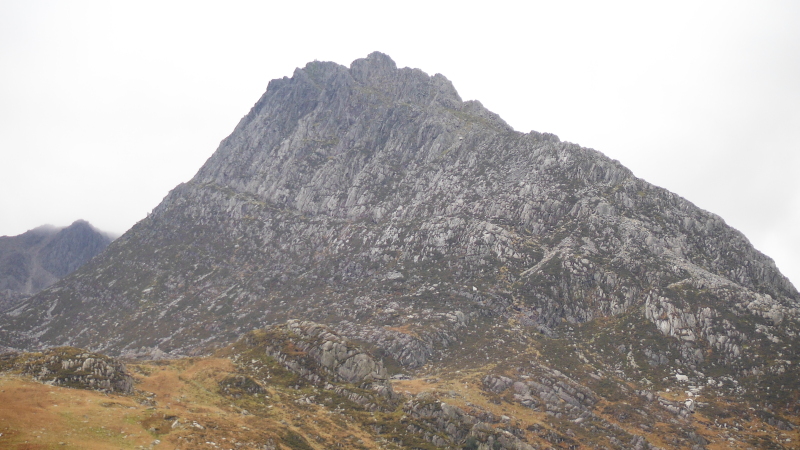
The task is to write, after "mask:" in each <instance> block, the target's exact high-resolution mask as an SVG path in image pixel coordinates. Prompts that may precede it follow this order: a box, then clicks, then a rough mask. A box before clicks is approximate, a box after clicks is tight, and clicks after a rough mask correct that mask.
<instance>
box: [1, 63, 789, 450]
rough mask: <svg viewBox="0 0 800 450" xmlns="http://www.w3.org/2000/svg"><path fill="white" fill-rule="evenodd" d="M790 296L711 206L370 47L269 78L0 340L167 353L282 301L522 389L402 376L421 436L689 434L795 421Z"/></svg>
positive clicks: (437, 442)
mask: <svg viewBox="0 0 800 450" xmlns="http://www.w3.org/2000/svg"><path fill="white" fill-rule="evenodd" d="M531 107H535V105H532V106H531ZM643 145H646V144H643ZM799 304H800V294H798V291H797V290H796V289H795V287H794V286H792V284H791V283H790V282H789V281H788V279H786V278H785V277H784V276H783V275H782V274H781V273H780V272H779V271H778V269H777V268H776V266H775V264H774V263H773V261H772V260H771V259H770V258H769V257H767V256H765V255H763V254H761V253H760V252H758V251H757V250H756V249H755V248H753V246H752V245H751V244H750V243H749V241H748V240H747V239H746V238H745V236H743V235H742V234H741V233H740V232H738V231H736V230H735V229H733V228H731V227H729V226H728V225H726V224H725V222H724V221H723V220H722V219H721V218H720V217H718V216H716V215H714V214H711V213H709V212H706V211H704V210H701V209H700V208H697V207H696V206H694V205H693V204H692V203H690V202H689V201H687V200H685V199H683V198H681V197H679V196H677V195H675V194H673V193H670V192H669V191H667V190H665V189H662V188H659V187H656V186H653V185H651V184H649V183H647V182H646V181H644V180H641V179H638V178H636V177H635V176H634V175H633V174H632V173H631V172H630V170H628V169H626V168H625V167H623V166H622V165H621V164H620V163H619V162H617V161H614V160H611V159H609V158H607V157H606V156H604V155H603V154H601V153H599V152H597V151H595V150H592V149H586V148H582V147H580V146H578V145H576V144H572V143H569V142H563V141H561V140H559V138H558V137H556V136H554V135H552V134H548V133H538V132H533V131H532V132H530V133H527V134H525V133H520V132H517V131H515V130H513V129H512V128H511V127H509V126H508V125H507V124H506V123H505V122H503V120H502V119H500V117H498V116H497V115H496V114H494V113H492V112H490V111H488V110H486V109H485V108H484V107H483V106H482V105H481V104H480V103H478V102H476V101H466V102H464V101H462V100H461V98H460V97H459V96H458V94H457V92H456V90H455V89H454V87H453V86H452V84H451V83H450V82H449V81H448V80H447V79H446V78H445V77H444V76H442V75H439V74H437V75H434V76H428V75H427V74H425V73H424V72H422V71H420V70H416V69H408V68H404V69H398V68H397V67H396V65H395V64H394V62H393V61H392V60H391V59H390V58H389V57H388V56H386V55H383V54H380V53H373V54H371V55H369V56H368V57H367V58H364V59H359V60H356V61H354V62H353V63H352V64H351V66H350V67H349V68H348V67H344V66H341V65H338V64H334V63H329V62H312V63H309V64H308V65H306V66H305V67H304V68H302V69H297V70H296V71H295V72H294V74H293V76H292V77H291V78H283V79H278V80H273V81H271V82H270V83H269V86H268V88H267V90H266V92H265V93H264V95H263V96H262V97H261V98H260V99H259V100H258V102H257V103H256V104H255V106H254V107H253V108H252V110H251V111H250V112H249V113H248V114H247V115H246V116H245V117H244V118H243V119H242V120H241V121H240V123H239V124H238V125H237V127H236V129H235V130H234V131H233V133H232V134H231V135H230V136H229V137H228V138H226V139H225V140H223V141H222V143H221V144H220V146H219V148H218V149H217V151H216V152H215V153H214V154H213V155H212V156H211V158H209V160H208V161H207V162H206V163H205V165H204V166H203V167H202V168H201V169H200V170H199V171H198V173H197V174H196V175H195V177H194V178H193V179H192V180H190V181H189V182H187V183H184V184H181V185H179V186H177V187H176V188H175V189H174V190H173V191H171V192H170V193H169V194H168V195H167V197H166V198H165V199H164V200H163V201H162V203H161V204H160V205H158V207H156V208H155V209H154V210H153V212H152V213H151V214H150V215H149V216H148V217H147V218H146V219H144V220H142V221H141V222H139V223H138V224H136V225H135V226H134V227H133V228H132V229H131V230H129V231H128V232H127V233H126V234H125V235H123V236H122V237H120V238H119V239H117V240H116V241H114V242H113V243H112V244H111V245H110V246H109V247H108V249H107V250H106V251H105V252H104V253H103V254H102V255H100V256H99V257H97V258H95V259H93V260H92V261H91V262H89V263H88V264H86V265H85V266H83V267H81V268H80V269H78V270H77V271H75V272H74V273H73V274H71V275H70V276H68V277H66V278H65V279H63V280H62V281H60V282H59V283H58V284H57V285H55V286H53V287H51V288H50V289H47V290H45V291H43V292H41V293H39V294H37V295H36V296H34V297H32V298H30V299H27V300H26V301H25V302H24V303H23V304H22V305H21V306H19V307H17V308H15V309H14V310H13V311H10V312H7V313H6V314H5V315H3V316H2V319H0V320H1V322H0V325H1V326H2V328H0V344H2V345H6V346H9V347H15V348H22V349H32V348H37V347H44V346H56V345H70V346H76V347H85V348H88V349H90V350H91V351H102V352H105V353H109V354H111V355H121V356H128V357H152V358H164V357H177V356H181V355H201V354H208V353H209V352H211V351H212V350H214V349H218V348H222V347H225V346H226V345H228V344H230V343H232V342H234V341H236V340H237V339H238V338H239V337H241V336H242V335H243V334H245V333H247V332H249V331H250V330H253V329H258V328H263V327H266V326H275V325H276V324H283V323H286V321H287V320H293V319H300V320H303V321H314V322H318V323H320V324H324V325H325V326H328V327H330V330H331V333H335V334H336V335H337V336H340V337H341V339H345V340H349V341H351V342H356V343H358V344H359V345H362V346H364V348H365V349H367V350H368V351H369V352H370V354H371V355H373V356H374V357H375V358H376V359H379V360H380V361H381V363H382V364H383V365H384V367H385V368H386V370H387V373H388V374H389V375H398V376H412V377H421V376H425V377H429V378H425V379H445V378H446V379H448V380H450V382H455V381H453V380H460V381H458V382H461V381H463V382H464V383H465V386H467V385H469V386H473V387H475V386H477V389H479V390H480V392H481V394H480V395H482V396H484V397H485V398H486V399H488V400H490V401H491V402H490V403H492V404H495V405H504V406H503V407H502V408H506V407H507V408H512V409H513V408H517V409H514V410H515V411H533V412H531V413H530V414H532V416H530V417H528V418H527V419H525V420H522V419H519V421H520V422H519V423H515V424H513V426H512V425H509V423H510V422H508V421H505V419H502V420H501V419H498V420H497V421H496V422H493V421H491V420H489V419H486V420H483V419H480V417H484V416H485V417H489V416H486V414H488V413H487V412H486V411H490V410H487V409H486V408H493V407H490V406H489V405H484V406H481V407H480V408H483V409H480V408H477V407H476V408H473V407H472V406H469V405H468V404H466V403H464V404H463V405H462V406H463V408H461V409H459V410H458V411H455V410H450V409H447V408H445V407H444V406H441V405H440V403H441V401H444V400H443V399H444V398H445V397H446V395H445V393H442V392H438V393H435V394H433V396H432V397H428V398H427V400H425V401H424V402H422V403H420V402H421V401H422V400H419V399H418V400H414V401H415V402H417V403H415V404H414V405H416V406H409V408H410V409H408V410H407V411H406V410H405V409H404V410H403V411H405V413H404V414H405V416H406V417H413V418H414V420H419V421H418V422H414V424H413V427H410V428H407V429H408V430H411V431H409V433H412V434H414V433H416V435H419V436H422V437H423V438H424V439H423V440H424V441H425V442H427V443H428V444H430V445H432V446H434V447H442V446H453V445H470V446H471V445H472V444H474V445H475V446H474V447H471V448H488V447H480V446H481V445H484V446H485V445H495V443H498V442H500V439H499V437H498V438H497V439H494V438H493V439H494V440H492V441H489V440H488V436H489V434H491V433H493V432H494V431H491V433H490V430H488V429H486V428H485V427H484V428H481V427H483V425H480V426H479V425H477V424H478V423H483V424H484V425H486V424H487V423H488V424H489V425H486V426H488V427H489V428H491V429H492V430H496V429H498V428H497V427H501V428H503V430H505V432H506V433H510V434H511V435H512V436H516V437H515V438H514V439H516V440H514V439H511V438H504V439H505V440H504V441H503V442H505V443H502V444H498V445H500V447H498V448H523V447H524V446H523V444H522V443H520V442H522V441H525V439H528V440H529V441H530V442H533V441H531V439H534V437H533V435H534V434H535V435H537V436H539V435H540V434H542V433H543V434H542V435H546V434H547V433H549V432H550V431H553V430H559V431H558V433H557V434H556V435H554V436H551V437H552V440H549V441H548V442H551V443H555V444H558V445H559V446H568V445H578V442H581V443H583V444H584V445H586V442H589V441H590V438H589V437H587V436H588V435H586V433H602V434H603V435H604V436H605V437H604V438H603V439H604V440H603V441H602V443H599V442H597V443H595V444H596V445H595V446H597V447H598V448H601V447H603V446H606V447H608V448H613V447H617V448H654V447H664V448H688V447H692V446H697V447H701V448H702V447H703V446H705V445H706V444H707V442H708V441H709V439H711V435H710V434H709V430H712V429H714V427H715V426H716V425H715V424H718V423H725V424H726V425H725V426H726V427H728V425H727V424H728V423H730V427H731V431H730V433H732V434H730V438H731V439H734V440H736V441H737V442H739V441H741V442H750V443H751V445H755V446H757V447H762V446H764V445H766V444H765V443H767V442H769V443H770V445H774V446H776V448H780V446H782V445H783V444H780V442H785V440H780V439H792V438H793V436H794V434H792V435H786V437H785V438H784V437H781V433H784V434H785V432H788V431H787V430H793V429H794V428H793V427H795V426H797V425H800V423H798V420H797V413H798V411H800V406H798V405H800V403H798V402H799V401H800V381H798V379H797V377H796V376H795V375H794V373H795V371H796V370H797V369H796V366H797V364H799V363H800V355H799V354H798V334H797V333H798V305H799ZM290 323H293V322H290ZM286 348H288V349H289V350H291V349H292V348H294V347H293V346H291V345H288V344H286ZM289 350H287V351H289ZM295 351H296V352H300V353H303V352H305V350H291V351H290V352H289V353H286V352H283V353H282V354H283V355H288V354H295V353H292V352H295ZM268 355H272V354H271V353H268ZM276 355H277V356H275V355H273V356H271V357H273V359H275V360H278V361H283V359H281V358H284V359H285V356H281V355H280V354H276ZM298 364H299V366H295V367H294V368H295V369H296V370H297V371H298V372H300V373H302V372H303V370H302V367H301V366H302V364H300V363H298ZM467 374H469V377H467ZM476 380H477V381H476ZM417 381H418V380H415V382H417ZM265 382H267V381H265ZM456 384H457V383H456ZM417 386H418V384H417ZM411 391H412V390H410V392H411ZM453 392H455V394H454V395H461V394H458V392H459V391H458V389H456V388H455V387H454V388H453ZM412 393H413V392H412ZM464 395H465V396H466V395H467V394H466V393H465V394H464ZM415 398H416V397H415ZM464 398H467V397H464ZM469 398H471V399H474V398H473V397H469ZM488 400H487V401H488ZM469 403H470V404H472V405H473V406H474V405H476V403H475V402H474V401H473V400H470V402H469ZM403 408H405V407H403ZM443 408H444V409H443ZM502 408H500V409H496V410H493V411H494V412H492V414H496V413H502V411H503V409H502ZM749 408H752V411H751V409H749ZM459 411H460V412H459ZM470 411H472V412H470ZM481 411H484V412H481ZM730 411H734V413H731V412H730ZM399 414H400V413H399ZM426 414H427V415H426ZM481 414H483V416H481ZM515 414H516V413H515ZM519 414H523V413H519ZM526 414H527V413H526ZM695 414H697V415H695ZM451 416H452V417H451ZM445 417H451V418H453V417H457V418H458V420H456V419H453V421H448V420H449V419H448V420H445V419H444V418H445ZM470 417H471V418H470ZM509 417H510V416H509ZM516 417H521V416H520V415H517V416H516ZM525 417H527V416H525ZM509 420H510V419H509ZM504 421H505V422H504ZM720 421H722V422H720ZM456 422H457V424H456ZM745 422H746V423H745ZM544 423H548V424H549V425H547V426H545V428H537V427H538V426H540V425H541V424H544ZM743 423H745V425H746V426H745V425H743ZM448 424H452V427H450V428H448V427H449V425H448ZM502 424H505V425H502ZM407 425H408V424H405V425H403V426H407ZM393 426H394V425H393ZM476 426H477V427H478V428H477V429H473V428H474V427H476ZM720 426H721V425H720ZM751 426H752V427H755V428H753V429H750V428H748V427H751ZM525 427H528V428H525ZM377 429H383V428H381V427H377V428H376V430H377ZM767 429H769V430H773V431H774V430H778V431H775V433H773V434H770V433H771V432H770V433H768V432H766V431H764V433H761V431H758V430H767ZM481 430H483V431H481ZM515 430H516V431H515ZM526 430H527V431H526ZM565 430H569V431H570V433H572V435H569V434H566V435H565V434H564V433H565V432H566V431H565ZM587 430H589V431H587ZM473 431H474V433H473ZM375 432H376V433H380V432H379V431H375ZM554 432H555V431H554ZM481 433H483V434H481ZM514 433H516V434H514ZM582 433H583V434H582ZM504 436H505V435H504ZM526 436H527V437H526ZM703 436H706V437H703ZM764 436H766V437H764ZM794 437H795V438H796V436H794ZM468 438H472V439H474V440H472V441H469V442H468V441H467V439H468ZM523 438H525V439H523ZM398 439H400V438H399V437H398ZM475 439H476V440H477V441H475ZM714 439H716V438H714ZM726 439H727V438H726ZM759 439H765V440H764V441H763V442H762V441H759ZM520 440H522V441H520ZM487 442H488V444H487ZM526 442H527V441H526ZM724 443H725V441H723V444H724ZM562 444H563V445H562ZM409 445H412V444H409ZM414 445H417V444H413V445H412V446H414ZM420 445H421V444H419V445H417V446H418V447H419V448H423V447H420ZM526 445H527V444H526ZM725 445H727V444H725ZM515 446H516V447H515ZM298 448H300V447H298ZM431 448H433V447H431Z"/></svg>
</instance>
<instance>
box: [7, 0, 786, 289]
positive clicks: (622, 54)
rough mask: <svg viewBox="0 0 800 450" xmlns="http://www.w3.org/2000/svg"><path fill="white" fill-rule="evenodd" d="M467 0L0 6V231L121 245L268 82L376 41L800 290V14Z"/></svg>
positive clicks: (764, 5)
mask: <svg viewBox="0 0 800 450" xmlns="http://www.w3.org/2000/svg"><path fill="white" fill-rule="evenodd" d="M476 3H478V2H476ZM382 5H383V6H382ZM465 5H466V4H465V2H444V1H442V2H435V1H430V0H429V1H425V2H421V1H420V2H418V1H403V2H393V3H391V4H390V3H387V2H375V1H368V2H348V1H339V2H330V1H325V2H309V1H306V2H286V1H284V2H232V1H226V2H213V3H211V2H209V3H204V2H198V1H192V2H177V1H173V2H170V1H153V2H151V1H142V0H137V1H135V2H134V1H131V2H121V1H120V2H108V1H70V2H65V1H33V0H19V1H7V0H0V236H2V235H16V234H19V233H22V232H24V231H26V230H28V229H30V228H34V227H36V226H38V225H42V224H45V223H50V224H53V225H68V224H69V223H71V222H72V221H74V220H76V219H79V218H82V219H86V220H88V221H90V222H91V223H92V224H94V225H95V226H97V227H98V228H100V229H102V230H106V231H110V232H113V233H118V234H121V233H123V232H124V231H126V230H127V229H128V228H129V227H130V226H132V225H133V224H134V223H135V222H136V221H138V220H140V219H142V218H144V217H145V216H146V215H147V213H148V212H149V211H151V210H152V209H153V208H154V207H155V206H156V205H157V204H158V203H159V202H160V201H161V199H162V198H163V197H164V196H165V195H166V194H167V192H168V191H169V190H170V189H171V188H173V187H174V186H175V185H176V184H178V183H180V182H183V181H187V180H189V179H190V178H191V177H192V176H193V175H194V173H195V172H196V171H197V170H198V169H199V168H200V166H201V165H202V164H203V162H205V160H206V159H207V158H208V157H209V156H210V155H211V154H212V153H213V152H214V150H215V149H216V147H217V145H218V143H219V141H220V140H222V139H223V138H224V137H226V136H227V135H228V134H230V132H231V131H233V128H234V126H235V125H236V123H237V122H238V121H239V119H240V118H241V117H242V116H243V115H245V114H246V113H247V112H248V111H249V109H250V107H251V106H252V105H253V103H255V101H256V100H257V99H258V98H259V96H260V95H261V94H262V93H263V91H264V90H265V89H266V86H267V83H268V82H269V80H271V79H273V78H279V77H283V76H291V74H292V72H293V70H294V68H295V67H298V66H300V67H302V66H304V65H305V64H306V63H307V62H308V61H312V60H314V59H317V60H328V61H335V62H338V63H340V64H344V65H349V64H350V62H351V61H352V60H354V59H356V58H361V57H364V56H366V55H367V54H369V53H370V52H372V51H374V50H379V51H382V52H384V53H387V54H389V55H390V56H391V57H392V58H393V59H394V60H395V62H397V64H398V66H400V67H405V66H408V67H417V68H420V69H422V70H424V71H425V72H427V73H429V74H431V75H432V74H435V73H437V72H438V73H442V74H444V75H445V76H446V77H447V78H449V79H450V80H451V81H452V82H453V84H454V85H455V87H456V89H457V90H458V91H459V93H460V94H461V97H462V98H463V99H465V100H468V99H477V100H480V101H481V102H482V103H483V104H484V105H485V106H486V107H488V108H489V109H490V110H492V111H494V112H496V113H498V114H499V115H500V116H501V117H503V118H504V119H505V120H506V121H507V122H508V123H509V124H511V125H512V126H513V127H514V128H515V129H517V130H519V131H523V132H527V131H530V130H536V131H541V132H551V133H555V134H557V135H558V136H559V137H560V138H561V139H562V140H566V141H571V142H575V143H578V144H580V145H582V146H585V147H591V148H594V149H596V150H599V151H601V152H603V153H605V154H606V155H608V156H610V157H612V158H615V159H618V160H619V161H621V162H622V163H623V164H624V165H626V166H627V167H629V168H631V169H632V170H633V172H634V173H635V174H636V175H637V176H639V177H642V178H644V179H646V180H648V181H650V182H652V183H654V184H656V185H659V186H662V187H665V188H667V189H669V190H671V191H673V192H676V193H678V194H680V195H682V196H684V197H686V198H687V199H689V200H690V201H692V202H694V203H695V204H697V205H698V206H700V207H702V208H704V209H706V210H709V211H712V212H714V213H716V214H718V215H720V216H722V218H724V219H725V220H726V222H727V223H728V224H730V225H732V226H734V227H735V228H737V229H739V230H741V231H742V232H744V233H745V234H746V235H747V236H748V237H749V239H750V240H751V241H752V242H753V243H754V245H755V246H756V248H758V249H759V250H761V251H763V252H764V253H766V254H768V255H770V256H771V257H773V258H774V259H775V260H776V262H777V264H778V267H780V268H781V270H782V271H783V273H784V274H786V275H787V276H788V277H789V278H790V279H792V280H793V281H794V283H795V285H798V284H800V232H798V230H800V177H798V176H797V172H798V169H800V25H798V24H800V2H796V1H764V0H760V1H749V2H743V1H719V2H715V1H703V2H697V1H669V2H658V3H657V2H641V1H631V2H610V1H603V2H597V1H585V2H579V1H552V2H535V1H525V2H522V1H518V2H502V1H494V2H491V3H487V2H480V6H479V7H478V6H474V7H473V6H465ZM523 5H524V6H523Z"/></svg>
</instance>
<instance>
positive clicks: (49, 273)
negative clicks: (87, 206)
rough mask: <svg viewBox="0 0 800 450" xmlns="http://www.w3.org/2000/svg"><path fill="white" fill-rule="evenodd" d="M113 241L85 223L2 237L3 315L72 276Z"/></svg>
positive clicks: (0, 281)
mask: <svg viewBox="0 0 800 450" xmlns="http://www.w3.org/2000/svg"><path fill="white" fill-rule="evenodd" d="M111 241H112V239H111V237H110V236H109V235H108V234H107V233H104V232H101V231H99V230H97V229H96V228H94V227H93V226H92V225H91V224H89V222H86V221H85V220H77V221H75V222H73V223H72V224H71V225H70V226H68V227H61V228H59V227H54V226H52V225H43V226H40V227H37V228H34V229H33V230H29V231H27V232H25V233H22V234H20V235H18V236H1V237H0V311H5V310H7V309H9V308H11V307H13V305H15V304H16V303H18V302H19V301H21V300H23V299H24V298H27V297H29V296H31V295H33V294H36V293H37V292H39V291H41V290H42V289H45V288H47V287H48V286H50V285H52V284H53V283H55V282H56V281H58V280H59V279H61V278H63V277H65V276H67V275H69V274H70V273H72V272H73V271H74V270H75V269H77V268H78V267H80V266H82V265H83V264H85V263H86V262H87V261H89V260H90V259H92V258H93V257H94V256H95V255H97V254H98V253H100V252H101V251H103V250H104V249H105V248H106V247H107V246H108V244H110V243H111Z"/></svg>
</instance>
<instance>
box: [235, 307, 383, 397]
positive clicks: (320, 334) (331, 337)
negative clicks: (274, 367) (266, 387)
mask: <svg viewBox="0 0 800 450" xmlns="http://www.w3.org/2000/svg"><path fill="white" fill-rule="evenodd" d="M243 343H244V348H245V349H247V350H248V351H249V352H250V354H252V353H253V352H254V351H256V352H263V354H264V356H267V357H269V358H271V359H272V360H274V361H275V362H276V363H277V364H280V365H281V366H282V367H283V368H284V369H286V370H288V371H290V372H292V373H294V374H296V375H298V376H299V377H300V378H301V379H302V380H304V382H306V383H310V384H312V385H315V386H319V387H322V388H324V389H329V390H332V391H334V392H336V393H337V394H338V395H341V396H343V397H345V398H348V399H349V400H351V401H353V402H354V403H356V404H359V405H361V406H362V407H365V408H366V409H367V410H376V409H378V408H379V405H381V404H383V403H386V401H387V400H391V399H392V398H393V396H394V393H393V391H392V386H391V384H389V375H388V373H387V371H386V369H385V368H384V366H383V363H382V362H381V361H379V360H376V359H374V358H373V357H372V355H370V354H369V353H368V352H367V351H366V350H364V349H363V348H362V347H361V346H359V345H357V344H356V343H354V342H351V341H349V340H347V339H345V338H343V337H341V336H339V335H338V334H336V333H335V332H334V331H333V330H331V329H330V328H328V327H326V326H324V325H321V324H317V323H314V322H308V321H298V320H290V321H288V322H286V323H285V324H283V325H274V326H271V327H268V328H266V329H264V330H256V331H252V332H250V333H248V334H247V335H246V336H245V337H244V339H243ZM241 351H242V349H239V352H241ZM235 360H238V358H235ZM242 363H243V364H247V361H246V358H245V359H244V360H243V362H242Z"/></svg>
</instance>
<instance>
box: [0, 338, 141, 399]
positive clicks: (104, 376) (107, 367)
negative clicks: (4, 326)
mask: <svg viewBox="0 0 800 450" xmlns="http://www.w3.org/2000/svg"><path fill="white" fill-rule="evenodd" d="M0 369H1V370H3V371H6V372H12V373H19V374H22V375H29V376H31V377H33V378H34V379H35V380H37V381H41V382H43V383H45V384H51V385H54V386H64V387H72V388H79V389H91V390H95V391H101V392H107V393H112V392H113V393H123V394H129V393H131V392H133V377H132V376H131V375H130V373H128V370H127V368H126V367H125V365H124V364H123V363H121V362H120V361H118V360H117V359H114V358H109V357H108V356H105V355H101V354H97V353H91V352H87V351H85V350H82V349H79V348H73V347H60V348H53V349H49V350H46V351H44V352H41V353H14V352H12V353H5V354H3V355H0Z"/></svg>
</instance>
